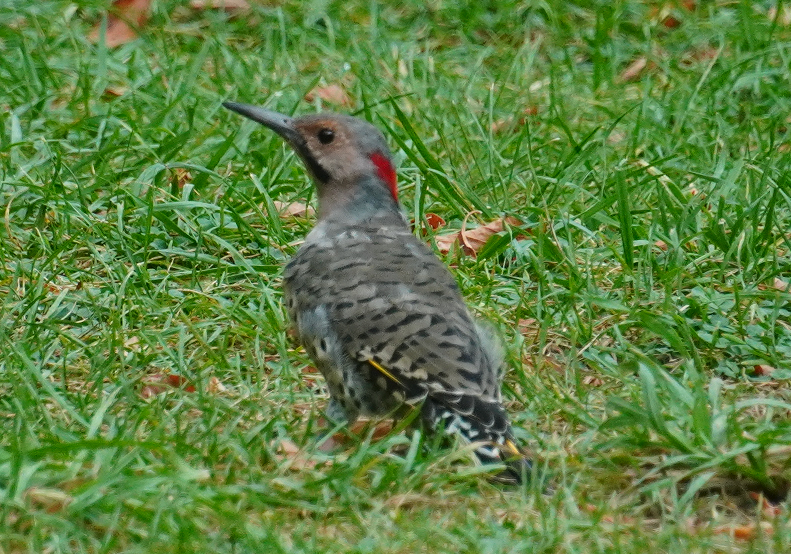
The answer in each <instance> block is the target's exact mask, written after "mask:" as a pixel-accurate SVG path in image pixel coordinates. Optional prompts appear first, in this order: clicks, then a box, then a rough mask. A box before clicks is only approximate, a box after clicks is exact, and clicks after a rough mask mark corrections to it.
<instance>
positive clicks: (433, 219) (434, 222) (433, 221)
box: [424, 212, 445, 231]
mask: <svg viewBox="0 0 791 554" xmlns="http://www.w3.org/2000/svg"><path fill="white" fill-rule="evenodd" d="M424 217H425V218H426V223H428V226H429V227H431V228H432V229H433V230H435V231H436V230H437V229H439V228H440V227H444V226H445V220H444V219H442V218H441V217H440V216H438V215H437V214H433V213H430V212H429V213H427V214H425V215H424Z"/></svg>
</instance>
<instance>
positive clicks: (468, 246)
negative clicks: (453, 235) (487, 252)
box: [459, 212, 520, 256]
mask: <svg viewBox="0 0 791 554" xmlns="http://www.w3.org/2000/svg"><path fill="white" fill-rule="evenodd" d="M473 213H475V212H470V213H469V214H467V217H465V218H464V222H463V223H462V226H461V231H459V239H460V241H461V244H462V246H463V247H464V251H465V253H466V254H468V255H471V256H475V255H476V254H477V253H478V252H479V251H480V250H481V248H483V245H484V244H486V241H487V240H489V238H491V236H492V235H496V234H497V233H500V232H502V231H503V229H504V224H505V223H509V224H510V225H519V223H520V221H519V220H518V219H516V218H515V217H504V218H501V219H495V220H494V221H491V222H489V223H487V224H486V225H481V226H479V227H476V228H475V229H470V230H468V229H467V219H468V218H469V217H470V215H472V214H473Z"/></svg>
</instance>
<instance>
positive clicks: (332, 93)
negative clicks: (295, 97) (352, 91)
mask: <svg viewBox="0 0 791 554" xmlns="http://www.w3.org/2000/svg"><path fill="white" fill-rule="evenodd" d="M316 98H318V99H320V100H323V101H324V102H327V103H328V104H334V105H336V106H344V107H349V106H351V105H352V100H351V98H349V95H348V94H346V91H345V90H343V88H342V87H341V86H340V85H327V86H326V87H316V88H314V89H313V90H311V91H310V92H308V93H307V94H306V95H305V100H306V101H307V102H313V101H314V100H315V99H316Z"/></svg>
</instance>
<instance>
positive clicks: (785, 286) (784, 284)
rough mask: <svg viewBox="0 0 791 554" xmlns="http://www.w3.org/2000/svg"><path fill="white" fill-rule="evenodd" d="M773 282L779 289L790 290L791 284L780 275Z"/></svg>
mask: <svg viewBox="0 0 791 554" xmlns="http://www.w3.org/2000/svg"><path fill="white" fill-rule="evenodd" d="M772 284H773V285H774V287H775V288H776V289H777V290H781V291H783V292H788V291H789V287H791V284H789V283H788V282H786V281H783V280H782V279H781V278H780V277H775V280H774V282H773V283H772Z"/></svg>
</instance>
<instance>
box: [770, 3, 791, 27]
mask: <svg viewBox="0 0 791 554" xmlns="http://www.w3.org/2000/svg"><path fill="white" fill-rule="evenodd" d="M766 16H767V17H768V18H769V20H770V21H774V20H775V18H777V22H778V23H779V24H780V25H785V26H786V27H788V26H789V25H791V6H783V9H782V10H781V11H780V17H778V16H777V6H772V7H771V8H769V11H767V12H766Z"/></svg>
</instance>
